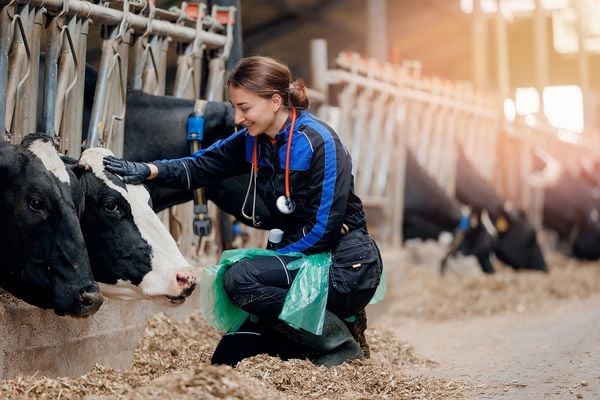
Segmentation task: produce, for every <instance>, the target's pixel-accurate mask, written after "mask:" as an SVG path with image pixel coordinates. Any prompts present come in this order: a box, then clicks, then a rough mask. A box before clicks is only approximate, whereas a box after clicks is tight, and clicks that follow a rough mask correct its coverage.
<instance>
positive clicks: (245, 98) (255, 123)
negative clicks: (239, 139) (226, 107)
mask: <svg viewBox="0 0 600 400" xmlns="http://www.w3.org/2000/svg"><path fill="white" fill-rule="evenodd" d="M229 101H230V102H231V104H232V105H233V109H234V111H235V123H236V125H242V126H244V127H246V128H248V133H249V134H250V136H257V135H260V134H261V133H266V134H267V135H269V136H272V137H275V134H276V133H277V132H278V130H279V126H277V125H278V124H277V122H276V120H277V118H276V117H277V113H278V112H279V110H280V109H281V97H280V96H279V95H273V96H272V97H271V98H270V99H265V98H263V97H260V96H259V95H257V94H256V93H254V92H251V91H249V90H246V89H244V88H242V87H235V86H230V87H229Z"/></svg>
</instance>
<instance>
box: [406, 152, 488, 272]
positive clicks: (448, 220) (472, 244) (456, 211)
mask: <svg viewBox="0 0 600 400" xmlns="http://www.w3.org/2000/svg"><path fill="white" fill-rule="evenodd" d="M469 214H470V215H465V216H463V213H462V212H461V209H460V207H459V205H458V204H457V203H456V201H454V200H453V199H451V198H450V197H449V196H448V195H447V194H446V192H445V191H444V190H443V189H442V188H441V187H440V186H439V185H438V184H437V183H436V182H435V181H434V180H433V178H431V177H430V176H429V174H428V173H427V172H426V171H425V170H424V169H423V168H422V167H421V166H420V165H419V163H418V161H417V159H416V158H415V156H414V155H413V153H412V152H411V151H410V150H408V151H407V154H406V183H405V190H404V218H403V225H402V236H403V239H404V240H407V239H424V240H426V239H433V240H437V239H438V238H439V236H440V234H442V232H452V233H453V234H454V235H455V239H456V238H457V235H459V231H460V229H461V228H462V230H463V232H461V233H460V237H459V238H458V239H457V240H458V242H455V243H453V247H456V249H454V250H455V251H456V252H459V253H462V254H464V255H466V256H469V255H472V256H475V257H476V258H477V261H478V262H479V265H480V266H481V269H482V271H483V272H486V273H492V272H494V267H493V266H492V263H491V261H490V256H491V254H492V251H493V249H492V246H493V239H492V236H491V235H490V234H489V233H488V232H487V230H486V229H485V226H484V225H483V223H482V221H481V210H473V212H470V213H469ZM463 218H467V221H466V224H464V226H462V227H460V228H459V226H460V225H461V222H463ZM442 266H443V265H442Z"/></svg>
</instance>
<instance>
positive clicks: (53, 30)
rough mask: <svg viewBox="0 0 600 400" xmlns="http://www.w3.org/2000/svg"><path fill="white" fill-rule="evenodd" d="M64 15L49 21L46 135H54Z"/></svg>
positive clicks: (45, 102)
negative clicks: (61, 27)
mask: <svg viewBox="0 0 600 400" xmlns="http://www.w3.org/2000/svg"><path fill="white" fill-rule="evenodd" d="M64 18H65V17H64V16H60V17H59V16H57V17H54V18H52V19H51V20H50V22H49V23H48V28H47V29H48V40H47V47H46V73H45V79H44V85H45V87H44V110H43V127H44V128H43V129H44V132H45V133H46V135H54V134H55V130H54V118H55V112H56V94H57V86H58V57H59V52H60V50H61V47H62V44H61V39H62V32H61V29H60V26H61V25H62V24H63V23H64Z"/></svg>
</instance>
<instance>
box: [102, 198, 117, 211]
mask: <svg viewBox="0 0 600 400" xmlns="http://www.w3.org/2000/svg"><path fill="white" fill-rule="evenodd" d="M104 209H105V210H106V211H108V212H117V211H119V206H118V205H117V203H115V202H114V201H109V202H106V203H104Z"/></svg>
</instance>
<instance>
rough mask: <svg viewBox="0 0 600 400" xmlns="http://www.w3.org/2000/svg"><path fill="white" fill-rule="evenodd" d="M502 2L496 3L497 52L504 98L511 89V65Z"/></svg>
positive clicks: (501, 90)
mask: <svg viewBox="0 0 600 400" xmlns="http://www.w3.org/2000/svg"><path fill="white" fill-rule="evenodd" d="M501 4H502V1H501V0H497V1H496V7H497V9H498V11H497V12H496V51H497V58H498V91H499V92H500V93H501V95H502V98H506V97H508V91H509V87H510V77H509V64H508V34H507V32H506V20H505V19H504V16H503V15H502V8H501Z"/></svg>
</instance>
